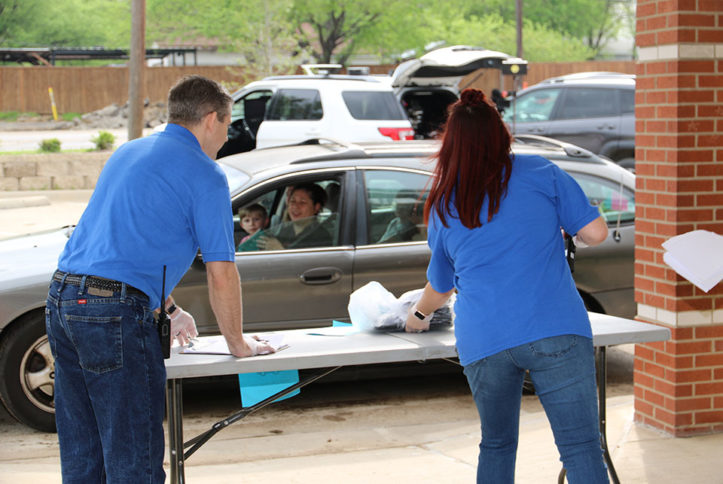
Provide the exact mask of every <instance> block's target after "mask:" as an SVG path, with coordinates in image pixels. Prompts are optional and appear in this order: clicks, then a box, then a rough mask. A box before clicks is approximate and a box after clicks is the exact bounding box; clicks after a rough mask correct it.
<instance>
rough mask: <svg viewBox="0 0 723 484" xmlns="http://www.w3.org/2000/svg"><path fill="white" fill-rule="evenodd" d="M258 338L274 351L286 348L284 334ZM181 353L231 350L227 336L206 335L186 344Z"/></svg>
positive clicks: (216, 352) (201, 353) (220, 352)
mask: <svg viewBox="0 0 723 484" xmlns="http://www.w3.org/2000/svg"><path fill="white" fill-rule="evenodd" d="M256 336H258V338H259V339H260V340H262V341H265V342H266V344H268V345H269V346H271V347H272V348H273V349H274V351H279V349H281V348H284V347H285V346H286V345H285V344H284V335H282V334H276V333H268V334H257V335H256ZM179 353H183V354H195V355H230V354H231V351H229V349H228V344H226V338H224V337H223V335H217V336H204V337H203V338H198V339H196V340H193V341H192V344H190V345H186V346H184V347H183V348H181V350H180V351H179Z"/></svg>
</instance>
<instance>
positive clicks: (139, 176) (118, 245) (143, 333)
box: [46, 76, 272, 483]
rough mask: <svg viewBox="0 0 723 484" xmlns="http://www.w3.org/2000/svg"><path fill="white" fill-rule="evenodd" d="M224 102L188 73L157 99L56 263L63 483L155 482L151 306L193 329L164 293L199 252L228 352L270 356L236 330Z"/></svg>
mask: <svg viewBox="0 0 723 484" xmlns="http://www.w3.org/2000/svg"><path fill="white" fill-rule="evenodd" d="M230 112H231V97H230V96H229V95H228V93H227V92H226V90H225V89H224V88H223V87H221V86H220V85H219V84H217V83H216V82H214V81H211V80H209V79H206V78H203V77H200V76H189V77H185V78H183V79H181V80H180V81H179V82H178V83H177V84H176V85H175V86H174V87H173V88H171V90H170V92H169V96H168V114H169V123H168V126H167V127H166V129H165V131H163V132H160V133H154V134H153V135H151V136H148V137H146V138H141V139H137V140H133V141H130V142H128V143H126V144H124V145H123V146H121V147H120V148H118V150H116V151H115V153H113V155H112V156H111V157H110V159H109V160H108V162H107V163H106V166H105V168H104V169H103V172H102V173H101V175H100V177H99V179H98V183H97V185H96V189H95V191H94V193H93V196H92V197H91V199H90V201H89V203H88V207H87V208H86V210H85V212H84V213H83V216H82V217H81V219H80V221H79V223H78V226H77V227H76V228H75V230H74V232H73V235H72V236H71V237H70V240H68V243H67V244H66V246H65V249H64V250H63V252H62V254H61V255H60V258H59V260H58V270H57V271H56V272H55V274H54V275H53V280H52V283H51V286H50V291H49V294H48V301H47V317H46V327H47V333H48V338H49V340H50V345H51V348H52V352H53V356H54V358H55V414H56V423H57V427H58V440H59V442H60V458H61V465H62V474H63V482H65V483H70V482H73V483H76V482H77V483H90V482H109V483H110V482H133V483H140V482H147V483H162V482H164V480H165V473H164V471H163V453H164V439H163V415H164V385H165V379H166V372H165V367H164V363H163V351H162V348H161V343H160V338H159V335H158V332H157V328H156V322H155V318H154V314H155V313H157V310H158V309H159V307H160V305H161V304H164V307H166V308H167V310H168V312H169V314H170V317H171V334H172V335H175V336H177V337H178V338H179V339H180V340H185V339H186V338H187V337H192V336H195V335H196V327H195V323H194V321H193V317H192V316H191V315H190V314H188V313H187V312H185V311H183V310H182V309H181V308H178V307H177V306H175V304H174V302H173V299H172V298H171V297H170V296H169V297H168V298H166V294H161V289H162V286H163V284H164V281H163V277H164V268H165V288H166V291H167V293H170V292H171V290H172V289H173V287H175V285H176V284H177V283H178V281H179V280H180V279H181V277H182V276H183V274H184V273H185V272H186V270H188V267H189V266H190V264H191V262H192V261H193V258H194V257H195V256H196V253H197V251H198V250H199V248H200V250H201V253H202V255H203V259H204V262H205V263H206V270H207V274H208V286H209V296H210V299H211V305H212V307H213V310H214V313H215V316H216V320H217V321H218V324H219V327H220V329H221V332H222V334H223V335H224V336H225V338H226V341H227V342H228V346H229V349H230V350H231V352H232V353H233V354H234V355H236V356H239V357H243V356H253V355H256V354H259V353H267V352H271V351H272V350H271V348H269V347H268V346H266V345H264V344H262V343H260V342H258V341H256V340H253V339H251V338H249V337H244V335H243V323H242V312H241V285H240V279H239V274H238V271H237V269H236V265H235V263H234V239H233V214H232V212H231V200H230V196H229V189H228V183H227V181H226V177H225V176H224V174H223V171H222V170H221V169H220V168H219V166H218V165H217V164H216V162H215V161H214V159H215V158H216V153H217V152H218V150H219V149H220V148H221V146H222V145H223V143H224V142H225V141H226V132H227V128H228V124H229V122H230Z"/></svg>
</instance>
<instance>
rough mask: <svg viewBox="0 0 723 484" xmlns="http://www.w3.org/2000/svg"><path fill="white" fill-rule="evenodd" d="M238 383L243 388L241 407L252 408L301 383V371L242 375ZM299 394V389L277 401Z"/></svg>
mask: <svg viewBox="0 0 723 484" xmlns="http://www.w3.org/2000/svg"><path fill="white" fill-rule="evenodd" d="M238 383H239V387H241V405H242V406H243V407H251V406H253V405H256V404H257V403H259V402H261V401H263V400H266V399H267V398H269V397H270V396H272V395H274V394H276V393H278V392H280V391H282V390H285V389H286V388H289V387H290V386H291V385H293V384H295V383H299V371H298V370H284V371H262V372H259V373H241V374H239V376H238ZM299 393H300V390H298V389H297V390H294V391H293V392H291V393H289V394H288V395H284V396H283V397H280V398H278V399H276V400H275V401H276V402H278V401H280V400H285V399H287V398H289V397H293V396H294V395H298V394H299Z"/></svg>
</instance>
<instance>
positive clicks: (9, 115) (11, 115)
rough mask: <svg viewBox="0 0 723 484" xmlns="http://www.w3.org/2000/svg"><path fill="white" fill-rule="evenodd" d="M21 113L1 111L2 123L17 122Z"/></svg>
mask: <svg viewBox="0 0 723 484" xmlns="http://www.w3.org/2000/svg"><path fill="white" fill-rule="evenodd" d="M18 116H20V112H19V111H0V121H17V120H18Z"/></svg>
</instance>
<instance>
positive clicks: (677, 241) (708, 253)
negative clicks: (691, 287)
mask: <svg viewBox="0 0 723 484" xmlns="http://www.w3.org/2000/svg"><path fill="white" fill-rule="evenodd" d="M663 248H664V249H665V250H666V251H667V252H666V253H665V254H663V260H664V261H665V263H666V264H668V265H669V266H670V267H672V268H673V269H674V270H675V272H677V273H678V274H680V275H681V276H683V277H685V278H686V279H688V280H689V281H690V282H692V283H693V284H695V286H697V287H699V288H700V289H702V290H703V291H705V292H708V291H710V290H711V289H712V288H713V287H715V285H716V284H718V283H719V282H720V281H721V279H723V236H720V235H718V234H716V233H714V232H709V231H707V230H694V231H692V232H687V233H685V234H682V235H676V236H675V237H671V238H670V239H668V240H667V241H665V242H663Z"/></svg>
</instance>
